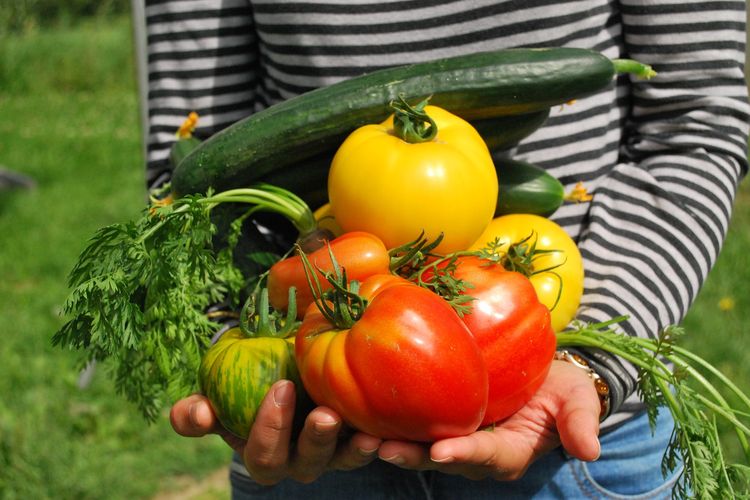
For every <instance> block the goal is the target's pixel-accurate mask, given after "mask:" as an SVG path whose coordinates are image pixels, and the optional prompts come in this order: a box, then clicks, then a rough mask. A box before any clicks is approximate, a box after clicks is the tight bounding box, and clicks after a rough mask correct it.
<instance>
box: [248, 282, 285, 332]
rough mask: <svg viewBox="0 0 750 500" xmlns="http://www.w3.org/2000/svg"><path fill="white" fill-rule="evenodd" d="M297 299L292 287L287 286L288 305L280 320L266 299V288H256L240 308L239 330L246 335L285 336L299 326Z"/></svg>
mask: <svg viewBox="0 0 750 500" xmlns="http://www.w3.org/2000/svg"><path fill="white" fill-rule="evenodd" d="M296 318H297V299H296V290H295V288H294V287H290V288H289V305H288V306H287V312H286V316H285V317H284V319H283V320H282V319H281V318H280V317H279V316H278V314H277V311H272V310H271V308H270V304H269V301H268V289H267V288H265V287H261V288H256V290H255V291H254V292H253V293H252V294H251V295H250V296H249V297H248V298H247V300H246V301H245V303H244V305H243V306H242V309H241V310H240V330H241V331H242V333H243V334H245V336H247V337H275V338H282V339H283V338H287V337H289V336H290V335H292V334H293V333H294V332H295V331H296V330H297V327H298V326H299V322H298V321H297V319H296Z"/></svg>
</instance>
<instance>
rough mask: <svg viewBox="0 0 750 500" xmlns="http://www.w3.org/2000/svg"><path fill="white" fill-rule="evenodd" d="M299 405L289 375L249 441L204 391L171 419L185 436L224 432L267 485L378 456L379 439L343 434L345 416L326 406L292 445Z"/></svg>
mask: <svg viewBox="0 0 750 500" xmlns="http://www.w3.org/2000/svg"><path fill="white" fill-rule="evenodd" d="M294 405H295V387H294V384H293V383H292V382H290V381H288V380H281V381H278V382H276V383H275V384H274V385H273V386H271V388H270V390H269V391H268V394H266V397H265V398H264V399H263V402H262V403H261V406H260V408H259V409H258V412H257V415H256V417H255V422H254V423H253V426H252V429H251V430H250V436H249V437H248V439H247V441H245V440H243V439H240V438H238V437H237V436H234V435H232V434H230V433H229V432H227V431H226V430H225V429H224V428H223V427H222V426H221V424H220V423H219V422H218V420H217V419H216V416H215V414H214V413H213V411H212V409H211V406H210V404H209V402H208V400H207V399H206V398H205V397H204V396H201V395H198V394H194V395H192V396H188V397H187V398H185V399H182V400H180V401H178V402H177V403H175V404H174V406H172V410H171V412H170V421H171V422H172V427H173V428H174V430H175V431H176V432H177V433H178V434H181V435H183V436H189V437H200V436H204V435H206V434H219V435H220V436H221V437H222V438H223V439H224V441H226V442H227V444H229V445H230V446H231V447H232V448H233V449H234V450H235V451H237V453H239V454H240V456H241V457H242V458H243V459H244V462H245V467H247V470H248V472H249V473H250V475H251V477H252V478H253V480H255V481H256V482H258V483H260V484H265V485H270V484H275V483H277V482H279V481H281V480H282V479H285V478H291V479H294V480H296V481H300V482H305V483H308V482H311V481H314V480H315V479H317V478H318V477H319V476H320V475H321V474H323V473H324V472H325V471H326V470H331V469H339V470H349V469H354V468H357V467H361V466H363V465H366V464H368V463H369V462H371V461H372V460H373V459H374V458H376V457H377V450H378V446H379V445H380V442H381V440H380V439H379V438H376V437H373V436H370V435H367V434H363V433H354V434H353V435H351V436H349V437H348V439H340V433H341V430H342V427H343V423H342V419H341V417H340V416H339V415H338V414H336V413H335V412H334V411H332V410H331V409H329V408H325V407H317V408H315V409H314V410H312V411H311V412H310V414H309V415H308V416H307V418H306V419H305V424H304V427H303V429H302V431H301V432H300V434H299V436H298V437H297V440H296V445H295V446H294V447H292V446H290V444H291V439H292V421H293V417H294Z"/></svg>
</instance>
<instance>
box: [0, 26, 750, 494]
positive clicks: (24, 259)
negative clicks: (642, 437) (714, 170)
mask: <svg viewBox="0 0 750 500" xmlns="http://www.w3.org/2000/svg"><path fill="white" fill-rule="evenodd" d="M131 47H132V41H131V39H130V26H129V24H128V21H127V20H121V21H119V22H116V23H114V24H108V25H103V26H96V25H93V24H92V25H87V26H84V27H82V28H79V29H76V30H71V31H43V32H40V33H36V34H32V35H27V36H25V37H5V38H3V36H2V35H0V116H2V117H3V119H2V120H0V165H4V166H6V167H8V168H11V169H13V170H16V171H19V172H23V173H25V174H28V175H30V176H31V177H32V178H33V179H34V180H35V181H36V183H37V187H36V188H35V189H33V190H23V191H15V192H6V191H3V192H0V234H2V238H0V277H1V279H0V325H2V327H0V332H1V333H2V335H3V342H2V343H1V344H0V394H2V397H0V498H3V499H6V498H7V499H16V498H18V499H31V498H33V499H46V498H55V499H67V498H70V499H87V498H108V499H117V498H144V497H150V496H151V495H153V494H154V493H155V492H157V491H159V490H164V489H170V488H171V487H173V486H174V485H175V484H176V482H175V480H174V478H175V477H176V476H183V475H188V476H192V477H198V478H200V477H201V476H202V475H205V474H209V473H211V472H213V471H215V470H216V469H217V468H219V467H221V466H223V465H226V463H227V462H228V459H229V452H228V449H227V448H226V447H225V446H224V444H223V443H221V442H220V441H219V440H218V438H217V439H214V438H206V439H201V440H188V439H184V438H180V437H178V436H176V435H175V434H174V433H173V432H172V431H171V429H170V427H169V424H168V421H167V418H166V415H165V418H162V419H161V420H160V421H159V422H158V423H157V424H155V425H152V426H148V425H146V424H144V423H143V422H142V421H141V419H140V417H139V415H138V412H137V411H136V410H135V409H134V408H133V407H132V406H131V405H129V404H128V403H126V402H125V401H124V400H122V398H120V397H119V396H117V395H115V394H114V390H113V387H112V384H111V382H110V381H109V378H108V377H107V376H106V375H107V374H106V372H105V371H104V370H103V369H98V370H97V371H96V372H95V376H94V378H93V382H92V384H91V385H90V386H89V387H88V388H86V389H85V390H81V389H79V388H78V386H77V381H78V371H77V369H76V359H77V357H76V355H75V354H74V353H70V352H66V351H62V350H60V349H56V348H53V347H52V346H51V345H50V337H51V335H52V334H53V333H54V332H55V331H56V330H57V328H58V327H59V326H60V325H61V323H62V318H61V317H60V306H61V304H62V303H63V301H64V299H65V297H66V295H67V288H66V285H65V277H66V274H67V272H68V271H69V270H70V268H71V266H72V265H73V263H74V261H75V258H76V256H77V254H78V252H79V251H80V250H81V249H82V248H83V245H84V243H85V241H86V239H87V238H88V237H89V236H91V235H92V233H93V232H94V230H95V229H97V228H98V227H100V226H103V225H105V224H108V223H112V222H117V221H122V220H125V219H128V218H130V217H132V216H134V215H136V214H137V213H138V211H139V210H140V208H141V207H142V204H143V201H144V181H143V166H142V158H141V143H140V130H139V126H138V124H139V117H138V103H137V95H136V91H135V85H134V81H135V79H134V69H133V63H132V53H131V50H130V48H131ZM748 224H750V189H748V183H747V182H745V183H744V184H743V188H742V192H741V195H740V198H739V200H738V204H737V214H736V218H735V220H734V222H733V226H732V230H731V232H730V235H729V238H728V241H727V246H726V249H725V251H724V253H723V254H722V256H721V258H720V260H719V263H718V265H717V267H716V269H715V270H714V272H713V273H712V274H711V276H710V279H709V280H708V283H707V284H706V287H705V289H704V290H703V292H702V293H701V296H700V298H699V300H698V302H697V304H696V305H695V307H694V308H693V309H692V311H691V313H690V316H689V317H688V319H687V320H686V322H685V325H686V327H687V329H688V332H689V334H688V336H687V339H686V341H685V342H686V344H687V345H688V346H689V347H691V348H693V349H695V350H696V351H697V352H699V353H701V354H703V355H704V356H705V357H706V358H707V359H709V360H710V361H712V362H714V363H716V364H717V366H719V367H720V368H721V369H722V370H723V371H724V372H725V373H727V374H729V375H730V376H731V377H732V378H733V379H734V380H735V381H736V382H737V383H738V384H739V385H740V386H741V387H742V388H743V389H745V391H746V392H750V366H748V365H750V363H748V362H747V360H746V359H745V354H744V353H745V352H746V351H747V347H748V344H749V343H750V336H748V335H747V334H746V328H745V324H746V322H747V321H748V318H749V316H748V312H747V311H748V310H750V290H749V289H748V287H749V286H750V285H748V283H749V282H750V252H749V251H748V250H750V235H749V234H748V232H747V230H746V229H744V228H747V227H748ZM743 229H744V230H743ZM725 298H731V299H733V300H734V307H733V308H729V309H728V310H722V309H721V308H720V307H719V302H720V300H721V299H725ZM730 453H732V454H736V453H737V450H736V449H735V448H734V447H732V448H730Z"/></svg>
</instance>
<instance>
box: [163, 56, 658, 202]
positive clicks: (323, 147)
mask: <svg viewBox="0 0 750 500" xmlns="http://www.w3.org/2000/svg"><path fill="white" fill-rule="evenodd" d="M627 62H628V64H622V61H619V62H618V61H612V60H610V59H608V58H607V57H605V56H604V55H602V54H600V53H598V52H595V51H591V50H586V49H576V48H549V49H506V50H499V51H493V52H482V53H476V54H471V55H466V56H459V57H453V58H447V59H440V60H436V61H431V62H426V63H420V64H413V65H407V66H397V67H394V68H388V69H383V70H379V71H375V72H372V73H369V74H366V75H363V76H360V77H355V78H352V79H349V80H344V81H342V82H339V83H337V84H334V85H330V86H328V87H323V88H320V89H316V90H313V91H310V92H306V93H305V94H302V95H300V96H297V97H294V98H292V99H289V100H287V101H284V102H281V103H279V104H276V105H273V106H270V107H268V108H266V109H265V110H263V111H260V112H258V113H255V114H253V115H251V116H249V117H247V118H245V119H243V120H241V121H239V122H237V123H235V124H234V125H231V126H230V127H227V128H226V129H224V130H222V131H220V132H218V133H216V134H215V135H213V136H212V137H211V138H209V139H208V140H207V141H205V142H203V143H202V144H201V145H200V146H199V147H198V148H196V149H195V150H194V151H193V152H192V153H190V154H189V155H188V156H187V157H186V158H185V159H184V160H183V161H182V162H181V163H180V164H179V165H178V166H177V167H176V169H175V172H174V174H173V178H172V188H173V191H174V193H173V194H174V195H176V196H180V195H183V194H190V193H196V192H205V191H206V190H207V189H208V188H209V187H213V188H214V189H216V190H223V189H227V188H229V187H235V186H243V185H247V184H250V183H251V182H253V181H254V179H257V178H258V177H260V176H263V175H266V174H268V173H269V172H271V171H273V170H276V169H279V168H283V167H285V166H287V165H291V164H294V163H297V162H299V161H301V160H304V159H306V158H309V157H312V156H315V155H317V154H320V153H323V152H325V151H328V150H331V149H332V148H334V147H335V146H336V145H338V144H340V143H341V141H342V140H343V139H344V138H345V137H346V135H347V134H349V133H350V132H351V131H352V130H354V129H355V128H357V127H359V126H362V125H364V124H367V123H373V122H378V121H381V120H383V119H384V118H385V117H386V116H388V114H389V113H390V109H389V106H388V104H389V102H390V101H391V100H393V99H395V98H396V97H398V96H399V95H403V97H404V98H405V99H407V100H409V101H415V100H417V99H423V98H425V97H428V96H432V97H431V100H430V103H431V104H434V105H436V106H440V107H443V108H445V109H447V110H449V111H451V112H453V113H455V114H457V115H459V116H461V117H463V118H466V119H481V118H491V117H496V116H502V115H512V114H522V113H531V112H534V111H540V110H544V109H549V108H550V107H551V106H555V105H559V104H563V103H565V102H568V101H570V100H571V99H576V98H580V97H583V96H585V95H588V94H592V93H594V92H597V91H599V90H601V89H603V88H605V87H607V86H608V85H609V84H610V83H611V81H612V79H613V77H614V75H615V74H616V73H617V72H618V71H619V69H621V68H622V69H623V70H624V71H630V72H634V71H640V72H641V73H643V74H644V75H645V74H646V69H647V70H648V71H650V68H648V67H644V66H643V65H638V64H637V63H635V62H633V61H627ZM633 66H636V68H635V69H634V68H633ZM638 68H640V69H638Z"/></svg>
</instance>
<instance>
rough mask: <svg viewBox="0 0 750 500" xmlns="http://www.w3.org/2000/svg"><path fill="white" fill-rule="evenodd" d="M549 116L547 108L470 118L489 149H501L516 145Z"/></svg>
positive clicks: (494, 150)
mask: <svg viewBox="0 0 750 500" xmlns="http://www.w3.org/2000/svg"><path fill="white" fill-rule="evenodd" d="M548 117H549V108H545V109H542V110H539V111H534V112H531V113H524V114H521V115H508V116H498V117H496V118H485V119H481V120H471V124H472V125H473V126H474V128H475V129H477V132H479V135H481V136H482V138H483V139H484V142H485V143H486V144H487V148H489V150H490V151H493V152H496V151H502V150H505V149H509V148H512V147H514V146H517V145H518V143H519V142H521V140H522V139H525V138H526V137H528V136H529V135H531V133H532V132H534V131H535V130H536V129H538V128H539V127H541V126H542V124H544V122H545V121H547V118H548Z"/></svg>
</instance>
